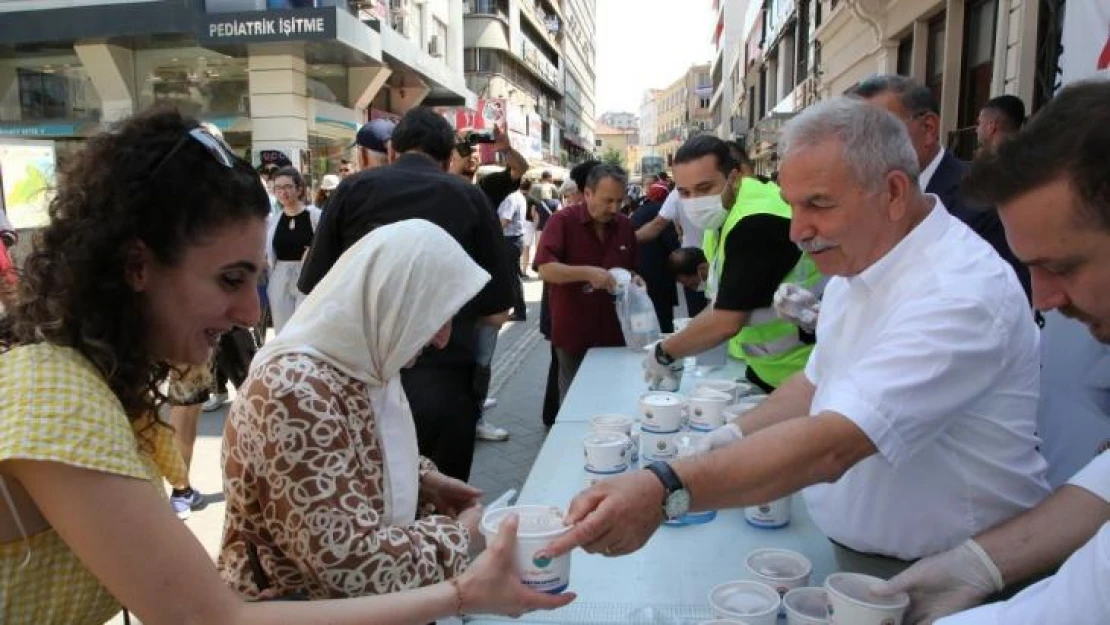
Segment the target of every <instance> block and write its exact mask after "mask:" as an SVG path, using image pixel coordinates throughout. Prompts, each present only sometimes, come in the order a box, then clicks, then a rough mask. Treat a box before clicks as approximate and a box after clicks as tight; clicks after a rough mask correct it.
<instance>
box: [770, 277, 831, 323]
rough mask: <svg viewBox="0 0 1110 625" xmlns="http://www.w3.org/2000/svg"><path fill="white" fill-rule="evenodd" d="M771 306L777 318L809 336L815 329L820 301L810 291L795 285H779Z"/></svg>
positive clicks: (819, 310)
mask: <svg viewBox="0 0 1110 625" xmlns="http://www.w3.org/2000/svg"><path fill="white" fill-rule="evenodd" d="M773 306H774V308H775V312H776V313H778V316H779V317H780V318H782V319H784V320H786V321H788V322H790V323H792V324H794V325H796V326H798V327H799V328H801V329H802V330H803V331H805V332H808V333H810V334H812V333H813V331H814V330H816V329H817V316H818V314H819V313H820V312H821V300H819V299H817V296H816V295H814V294H813V292H812V291H810V290H808V289H806V288H803V287H800V286H798V285H796V284H790V283H786V284H782V285H779V288H778V290H777V291H775V297H774V300H773Z"/></svg>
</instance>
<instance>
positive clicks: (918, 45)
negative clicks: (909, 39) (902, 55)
mask: <svg viewBox="0 0 1110 625" xmlns="http://www.w3.org/2000/svg"><path fill="white" fill-rule="evenodd" d="M928 59H929V22H926V21H925V20H915V21H914V23H913V54H911V55H910V67H911V69H910V77H911V78H913V79H914V80H916V81H917V82H919V83H922V84H924V83H925V78H926V76H925V72H927V71H929V70H928Z"/></svg>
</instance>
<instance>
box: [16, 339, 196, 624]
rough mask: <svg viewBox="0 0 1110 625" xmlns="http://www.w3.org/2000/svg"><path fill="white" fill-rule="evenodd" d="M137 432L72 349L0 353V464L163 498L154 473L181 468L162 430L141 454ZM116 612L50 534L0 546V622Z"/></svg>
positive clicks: (83, 619)
mask: <svg viewBox="0 0 1110 625" xmlns="http://www.w3.org/2000/svg"><path fill="white" fill-rule="evenodd" d="M141 429H142V428H141V425H139V424H136V425H135V426H132V424H131V423H130V422H129V421H128V419H127V416H126V415H125V414H124V412H123V407H122V406H121V405H120V403H119V401H118V400H117V399H116V396H115V395H114V394H113V393H112V391H111V390H110V389H109V388H108V385H107V384H106V383H105V382H104V379H103V378H102V377H101V376H100V374H99V373H98V372H97V371H96V369H95V368H94V367H93V366H92V364H91V363H89V361H88V360H86V359H85V358H84V357H83V356H81V355H80V354H79V353H78V352H77V351H75V350H72V349H69V348H64V347H57V346H53V345H48V344H38V345H28V346H23V347H17V348H14V349H12V350H10V351H8V352H5V353H3V354H0V461H4V460H9V459H16V458H19V459H31V460H46V461H53V462H60V463H63V464H67V465H71V466H75V467H81V468H85V469H92V470H96V471H104V472H106V473H113V474H118V475H125V476H128V477H135V478H140V479H146V480H150V481H151V482H152V484H153V485H154V487H155V490H156V491H157V492H159V493H161V494H162V496H163V497H164V496H165V492H164V490H163V488H162V485H161V477H160V476H161V475H165V476H167V477H173V478H175V479H176V480H177V482H178V483H179V482H180V481H183V480H181V479H180V478H181V477H182V476H183V475H184V472H185V466H184V463H183V462H182V460H181V455H180V453H179V452H178V451H177V448H176V447H175V446H174V444H173V437H172V434H171V432H170V430H169V428H165V427H156V428H150V430H149V431H151V433H149V434H145V433H144V435H145V436H149V437H150V444H149V445H147V446H146V447H147V448H150V449H153V450H154V451H153V452H152V453H150V454H147V453H144V452H142V451H141V450H140V445H139V434H138V432H139V431H140V430H141ZM0 506H5V507H6V505H5V504H4V502H3V500H2V499H0ZM28 550H29V552H30V559H29V561H28V562H27V563H26V565H24V561H25V559H26V558H27V554H28ZM119 611H120V606H119V603H118V602H117V601H116V600H115V598H114V597H112V595H111V594H109V593H108V591H107V589H105V588H104V587H103V586H101V584H100V582H99V581H98V580H97V579H96V577H94V576H93V574H92V573H91V572H89V571H88V570H87V569H85V567H84V566H83V565H82V564H81V562H80V560H78V559H77V556H76V555H75V554H74V553H73V552H72V551H70V549H69V547H68V546H66V544H65V542H63V541H62V539H61V537H59V536H58V534H57V533H56V532H55V531H53V530H46V531H44V532H41V533H39V534H36V535H34V536H32V537H30V539H29V540H27V541H23V540H16V541H14V542H11V543H6V544H0V623H3V624H4V625H83V624H88V625H101V624H102V623H104V622H105V621H107V620H108V619H110V618H111V617H112V616H113V615H115V614H116V613H118V612H119Z"/></svg>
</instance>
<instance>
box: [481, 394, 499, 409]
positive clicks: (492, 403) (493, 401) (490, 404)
mask: <svg viewBox="0 0 1110 625" xmlns="http://www.w3.org/2000/svg"><path fill="white" fill-rule="evenodd" d="M496 406H497V398H496V397H487V398H486V403H484V404H482V410H489V409H490V408H495V407H496Z"/></svg>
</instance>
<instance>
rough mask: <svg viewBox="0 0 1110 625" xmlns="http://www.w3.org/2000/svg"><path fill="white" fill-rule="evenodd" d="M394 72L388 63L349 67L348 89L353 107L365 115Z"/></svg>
mask: <svg viewBox="0 0 1110 625" xmlns="http://www.w3.org/2000/svg"><path fill="white" fill-rule="evenodd" d="M392 74H393V70H392V69H390V68H389V66H388V65H378V66H364V67H351V68H348V69H347V91H348V93H349V94H350V102H349V104H350V106H351V108H353V109H355V110H356V111H358V112H359V114H360V115H363V114H364V113H365V111H366V109H368V108H370V103H371V102H373V101H374V97H375V96H377V95H378V92H379V91H381V88H382V86H383V85H385V81H386V80H388V79H389V77H390V75H392ZM363 118H364V119H365V116H363Z"/></svg>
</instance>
